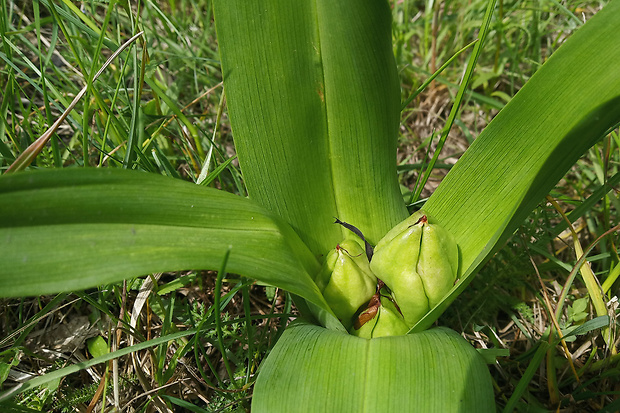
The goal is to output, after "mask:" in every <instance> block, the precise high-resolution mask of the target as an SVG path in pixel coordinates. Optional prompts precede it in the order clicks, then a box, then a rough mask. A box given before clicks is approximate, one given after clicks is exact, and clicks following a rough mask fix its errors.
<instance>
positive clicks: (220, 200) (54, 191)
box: [0, 169, 341, 328]
mask: <svg viewBox="0 0 620 413" xmlns="http://www.w3.org/2000/svg"><path fill="white" fill-rule="evenodd" d="M0 197H2V200H3V202H2V203H0V252H1V253H0V254H1V261H2V266H0V296H4V297H17V296H29V295H38V294H48V293H54V292H59V291H73V290H80V289H84V288H90V287H93V286H96V285H102V284H107V283H112V282H116V281H120V280H122V279H126V278H129V277H134V276H139V275H144V274H148V273H152V272H163V271H174V270H183V269H217V268H219V267H220V265H221V263H222V258H223V257H224V255H225V253H226V251H227V250H228V249H229V247H231V248H232V250H231V254H230V260H229V262H228V266H227V270H228V271H229V272H232V273H238V274H243V275H247V276H251V277H253V278H256V279H258V280H260V281H263V282H265V283H267V284H271V285H274V286H278V287H280V288H284V289H286V290H288V291H290V292H292V293H294V294H297V295H299V296H301V297H303V298H305V299H307V300H309V301H310V302H312V303H314V304H315V305H317V306H318V307H320V308H321V309H322V310H323V312H324V313H323V314H322V315H321V317H327V318H325V319H324V320H323V321H324V322H328V323H335V325H336V327H338V325H339V323H337V322H336V321H335V319H334V318H333V317H331V316H330V315H328V312H329V309H328V306H327V304H326V303H325V301H324V300H323V297H322V296H321V294H320V292H319V290H318V288H317V287H316V285H315V284H314V282H313V281H312V279H311V277H310V275H309V274H314V273H315V272H317V271H318V269H319V267H320V266H319V264H318V262H317V260H316V259H315V258H314V256H313V255H312V253H311V252H310V251H309V250H308V249H307V247H306V246H305V245H304V244H303V242H302V241H301V240H300V239H299V237H298V236H297V235H296V234H295V232H294V231H293V230H292V229H291V228H290V227H289V226H288V225H286V224H285V223H284V222H282V220H280V219H278V218H277V217H275V216H273V215H272V214H271V213H269V212H267V211H265V210H264V209H263V208H261V207H259V206H257V205H255V204H254V203H252V202H250V201H249V200H248V199H245V198H241V197H238V196H235V195H232V194H229V193H226V192H223V191H218V190H215V189H211V188H204V187H200V186H197V185H194V184H191V183H188V182H183V181H180V180H175V179H170V178H166V177H162V176H159V175H154V174H147V173H139V172H136V171H122V170H116V169H105V170H103V169H80V170H78V169H68V170H53V171H39V172H27V173H20V174H15V175H6V176H3V177H2V178H0ZM17 277H19V278H18V279H19V282H16V278H17ZM330 320H331V321H330ZM340 328H341V327H340Z"/></svg>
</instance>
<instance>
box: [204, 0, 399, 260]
mask: <svg viewBox="0 0 620 413" xmlns="http://www.w3.org/2000/svg"><path fill="white" fill-rule="evenodd" d="M215 18H216V28H217V33H218V42H219V46H220V54H221V60H222V67H223V76H224V85H225V90H226V96H227V102H228V109H229V116H230V119H231V124H232V128H233V134H234V137H235V145H236V149H237V153H238V155H239V162H240V164H241V168H242V171H243V175H244V178H245V181H246V184H247V187H248V191H249V193H250V196H251V197H252V198H253V199H254V200H255V201H257V202H258V203H260V204H262V205H264V206H265V207H267V208H268V209H270V210H272V211H275V212H276V213H278V214H279V215H281V216H282V217H283V218H284V219H285V220H286V221H287V222H289V223H290V224H291V225H292V226H293V228H294V229H295V230H296V231H298V233H299V234H300V236H301V237H302V239H303V240H304V241H305V242H306V243H307V244H308V245H309V246H310V248H311V249H312V250H313V251H314V252H315V253H318V254H322V253H325V252H326V251H328V250H329V249H331V248H333V247H334V245H335V244H336V243H338V242H340V241H341V240H342V237H343V236H344V235H345V234H346V231H343V229H342V228H339V227H338V226H336V225H333V221H334V220H333V217H335V216H337V217H339V218H340V219H342V220H345V221H347V222H350V223H352V224H354V225H356V226H357V227H359V228H360V229H361V230H362V232H364V234H366V236H367V237H368V238H369V240H371V241H372V242H377V241H378V240H379V239H380V238H381V236H383V234H385V232H387V231H388V230H389V229H390V228H391V227H392V226H393V225H395V224H396V223H397V222H399V221H400V220H402V219H403V218H404V217H405V216H406V210H405V208H404V205H403V201H402V197H401V195H400V191H399V188H398V185H397V181H396V179H395V177H396V176H397V175H396V165H395V156H396V143H397V142H396V138H397V129H398V122H399V119H398V117H399V116H398V113H399V108H400V92H399V84H398V76H397V72H396V66H395V63H394V57H393V56H392V49H391V13H390V9H389V7H388V4H387V2H385V1H375V0H363V1H360V0H346V1H338V2H333V1H327V0H320V1H314V0H312V1H311V0H303V1H299V2H294V3H292V2H290V1H286V0H261V1H252V2H248V1H244V0H219V1H216V2H215Z"/></svg>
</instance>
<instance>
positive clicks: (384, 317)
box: [350, 295, 409, 338]
mask: <svg viewBox="0 0 620 413" xmlns="http://www.w3.org/2000/svg"><path fill="white" fill-rule="evenodd" d="M376 297H377V300H376V301H377V302H376V303H373V301H372V300H371V302H370V305H369V307H368V309H367V310H366V311H364V312H363V313H362V314H360V316H359V318H358V321H356V323H355V325H354V326H353V328H351V330H350V333H351V334H353V335H354V336H358V337H361V338H377V337H386V336H402V335H404V334H407V331H409V326H408V325H407V324H406V323H405V320H404V319H403V316H401V315H400V313H399V312H398V309H396V306H395V305H394V303H392V301H391V300H390V299H389V298H386V297H381V298H380V299H379V298H378V295H377V296H376ZM373 299H374V297H373ZM371 317H372V318H371ZM360 320H361V321H360ZM361 322H363V323H364V324H362V325H360V323H361Z"/></svg>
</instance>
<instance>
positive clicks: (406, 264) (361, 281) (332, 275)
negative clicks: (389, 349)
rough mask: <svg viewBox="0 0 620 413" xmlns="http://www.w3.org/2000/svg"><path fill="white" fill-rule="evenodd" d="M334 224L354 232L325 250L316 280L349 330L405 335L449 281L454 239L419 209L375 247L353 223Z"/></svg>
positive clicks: (452, 277)
mask: <svg viewBox="0 0 620 413" xmlns="http://www.w3.org/2000/svg"><path fill="white" fill-rule="evenodd" d="M336 223H339V224H342V225H344V226H345V227H347V228H348V229H350V230H351V231H353V232H354V233H356V234H357V235H358V237H356V238H355V239H353V238H348V239H345V240H344V241H342V242H341V243H340V244H339V245H338V246H336V248H334V249H333V250H331V251H330V252H329V253H328V254H327V256H326V258H325V262H324V263H323V266H322V268H321V271H320V272H319V273H318V274H317V276H316V277H315V282H316V284H317V286H318V287H319V289H320V290H321V292H322V293H323V296H324V297H325V300H326V301H327V303H328V304H329V305H330V307H331V308H332V310H333V311H334V314H335V315H336V316H337V317H338V318H339V319H340V321H341V322H342V324H343V325H344V326H345V327H346V328H347V329H349V332H350V333H351V334H353V335H356V336H359V337H363V338H375V337H383V336H394V335H402V334H406V333H407V331H409V329H411V327H413V326H414V325H415V324H416V323H417V322H418V321H420V320H421V319H422V317H424V315H425V314H426V313H428V312H429V311H430V310H431V309H432V308H433V307H434V306H435V305H436V304H437V303H439V302H440V301H441V299H442V298H443V297H444V296H445V295H446V293H447V292H448V291H450V289H451V288H452V286H454V283H455V282H456V277H457V271H458V247H457V244H456V241H455V240H454V238H453V237H452V235H451V234H450V233H449V232H448V231H446V230H445V229H444V228H443V227H441V226H440V225H438V224H436V223H432V222H431V220H430V219H429V217H428V215H427V214H426V213H425V212H424V211H418V212H416V213H414V214H413V215H411V216H410V217H409V218H407V219H405V220H404V221H402V222H401V223H399V224H398V225H396V226H395V227H394V228H392V229H391V230H390V231H389V232H388V233H387V234H385V236H384V237H383V238H382V239H381V241H379V243H378V244H377V245H376V246H375V247H374V250H373V248H372V247H370V245H369V244H368V243H366V240H365V239H364V236H363V235H362V233H361V232H360V231H359V230H358V229H357V228H355V227H354V226H352V225H350V224H347V223H344V222H341V221H339V220H336ZM360 241H361V242H360ZM362 243H366V245H365V246H364V247H363V246H362Z"/></svg>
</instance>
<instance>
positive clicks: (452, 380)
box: [252, 323, 495, 413]
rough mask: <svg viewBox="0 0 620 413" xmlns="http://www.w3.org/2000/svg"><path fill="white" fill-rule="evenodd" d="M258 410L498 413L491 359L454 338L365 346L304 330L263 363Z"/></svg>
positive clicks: (428, 335)
mask: <svg viewBox="0 0 620 413" xmlns="http://www.w3.org/2000/svg"><path fill="white" fill-rule="evenodd" d="M414 406H415V408H414ZM252 411H253V412H258V413H262V412H269V413H277V412H287V413H289V412H304V413H310V412H321V413H322V412H356V413H366V412H407V411H419V412H494V411H495V403H494V399H493V392H492V387H491V377H490V375H489V371H488V368H487V366H486V364H485V362H484V360H483V359H482V357H481V356H480V355H479V354H478V352H476V350H474V348H473V347H472V346H471V345H470V344H469V343H467V342H466V341H465V340H464V339H463V338H462V337H460V336H459V335H458V334H457V333H455V332H454V331H451V330H447V329H433V330H429V331H425V332H423V333H420V334H410V335H407V336H395V337H383V338H379V339H372V340H366V339H360V338H358V337H354V336H349V335H344V334H341V333H338V332H334V331H329V330H326V329H324V328H321V327H318V326H313V325H308V324H304V323H297V324H293V325H291V326H290V327H289V328H288V329H287V330H286V331H285V332H284V334H283V335H282V337H281V338H280V340H279V341H278V343H277V344H276V346H275V347H274V349H273V350H272V352H271V353H270V354H269V356H268V358H267V359H266V360H265V361H264V362H263V365H262V366H261V371H260V374H259V376H258V379H257V381H256V385H255V387H254V398H253V400H252Z"/></svg>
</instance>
